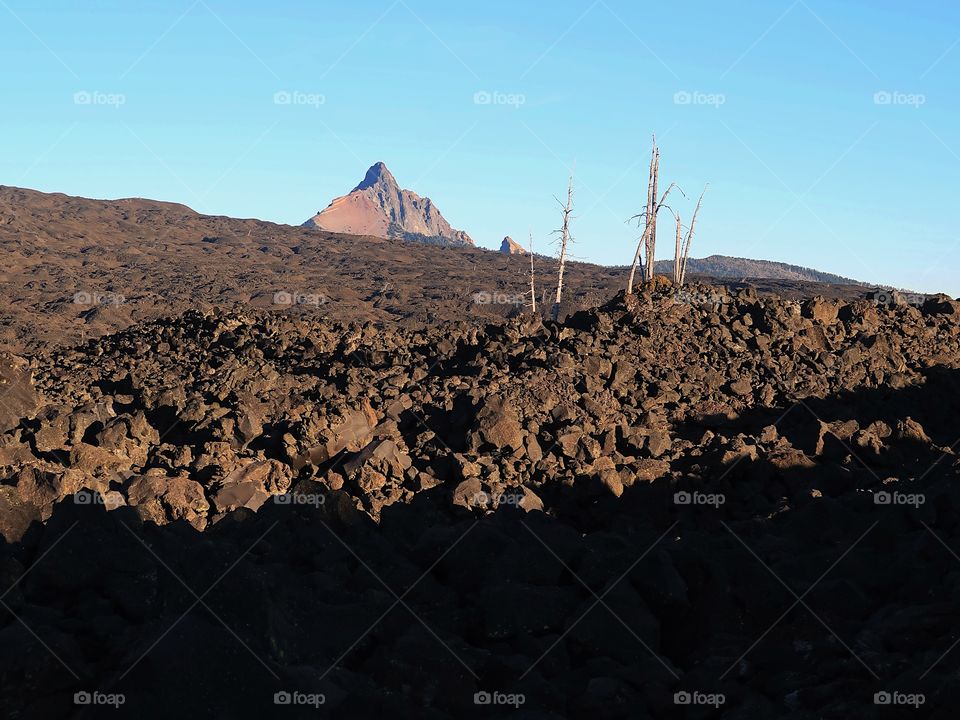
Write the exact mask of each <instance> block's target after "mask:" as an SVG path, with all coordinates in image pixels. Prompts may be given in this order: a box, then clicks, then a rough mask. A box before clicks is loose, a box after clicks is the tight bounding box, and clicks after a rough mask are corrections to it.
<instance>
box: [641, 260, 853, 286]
mask: <svg viewBox="0 0 960 720" xmlns="http://www.w3.org/2000/svg"><path fill="white" fill-rule="evenodd" d="M654 269H655V270H656V272H658V273H660V274H663V275H671V274H672V272H673V260H658V261H657V262H656V264H655V265H654ZM687 272H688V273H689V274H692V275H708V276H710V277H715V278H726V279H738V278H763V279H764V280H799V281H803V282H822V283H831V284H833V285H863V286H866V283H863V282H860V281H859V280H852V279H850V278H847V277H843V276H841V275H834V274H832V273H828V272H821V271H820V270H814V269H812V268H806V267H801V266H800V265H788V264H787V263H781V262H773V261H771V260H751V259H749V258H738V257H728V256H726V255H710V256H709V257H705V258H700V259H696V258H690V260H689V261H688V265H687Z"/></svg>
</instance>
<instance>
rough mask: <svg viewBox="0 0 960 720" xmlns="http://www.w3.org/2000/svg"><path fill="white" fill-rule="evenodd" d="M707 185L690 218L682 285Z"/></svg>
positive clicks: (684, 280) (684, 244) (682, 269)
mask: <svg viewBox="0 0 960 720" xmlns="http://www.w3.org/2000/svg"><path fill="white" fill-rule="evenodd" d="M707 187H709V185H707V186H704V188H703V192H702V193H700V199H699V200H697V207H696V209H695V210H694V211H693V218H692V219H691V220H690V229H689V230H688V231H687V239H686V240H685V241H684V243H683V264H682V265H681V266H680V285H681V286H682V285H683V283H684V282H686V280H687V260H689V259H690V246H691V245H692V244H693V231H694V229H695V228H696V226H697V215H698V214H699V213H700V205H701V203H703V196H704V195H705V194H706V192H707Z"/></svg>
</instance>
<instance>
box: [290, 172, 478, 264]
mask: <svg viewBox="0 0 960 720" xmlns="http://www.w3.org/2000/svg"><path fill="white" fill-rule="evenodd" d="M304 226H306V227H313V228H319V229H321V230H328V231H330V232H339V233H349V234H351V235H372V236H374V237H383V238H399V239H402V240H409V241H413V242H423V243H429V244H432V245H455V246H468V245H469V246H472V245H473V240H472V239H471V238H470V236H469V235H467V233H465V232H463V231H462V230H455V229H454V228H453V227H451V225H450V223H448V222H447V220H446V219H445V218H444V217H443V215H441V214H440V211H439V210H438V209H437V206H436V205H434V204H433V201H432V200H430V198H422V197H420V196H419V195H417V194H416V193H415V192H413V191H411V190H404V189H403V188H401V187H400V185H399V183H398V182H397V181H396V179H395V178H394V177H393V175H392V174H391V172H390V171H389V170H388V169H387V166H386V165H384V164H383V163H382V162H378V163H375V164H374V165H372V166H371V167H370V169H369V170H367V174H366V175H365V176H364V178H363V180H362V181H361V182H360V184H359V185H357V186H356V187H355V188H354V189H353V190H352V191H350V193H349V194H348V195H344V196H343V197H339V198H337V199H335V200H334V201H333V202H331V203H330V205H328V206H327V208H326V209H324V210H322V211H320V212H318V213H317V214H316V215H314V216H313V217H312V218H310V219H309V220H307V221H306V222H305V223H304Z"/></svg>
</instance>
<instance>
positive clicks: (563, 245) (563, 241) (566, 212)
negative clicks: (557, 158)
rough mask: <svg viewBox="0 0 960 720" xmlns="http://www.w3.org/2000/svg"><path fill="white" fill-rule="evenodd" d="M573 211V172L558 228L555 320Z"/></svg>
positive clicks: (553, 315) (558, 306)
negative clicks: (558, 259) (560, 223)
mask: <svg viewBox="0 0 960 720" xmlns="http://www.w3.org/2000/svg"><path fill="white" fill-rule="evenodd" d="M572 212H573V173H571V174H570V184H569V186H568V187H567V205H566V207H564V209H563V228H562V229H561V230H560V270H559V272H558V273H557V299H556V300H554V301H553V311H552V312H551V317H552V318H553V321H554V322H556V321H557V320H558V319H559V317H560V299H561V297H563V269H564V266H565V265H566V262H567V243H568V242H569V241H570V214H571V213H572Z"/></svg>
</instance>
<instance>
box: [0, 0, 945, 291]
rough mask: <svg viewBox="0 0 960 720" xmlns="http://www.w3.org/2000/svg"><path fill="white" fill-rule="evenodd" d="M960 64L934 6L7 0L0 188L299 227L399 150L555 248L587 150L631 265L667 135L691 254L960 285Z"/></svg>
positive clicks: (612, 254)
mask: <svg viewBox="0 0 960 720" xmlns="http://www.w3.org/2000/svg"><path fill="white" fill-rule="evenodd" d="M958 75H960V4H957V3H947V2H942V0H938V1H937V2H923V1H921V2H916V3H904V2H902V1H901V0H897V1H890V0H831V1H829V2H828V1H827V0H764V1H762V2H760V1H750V0H743V1H740V2H734V3H720V2H716V0H688V1H686V2H676V3H653V2H646V1H643V2H637V1H636V0H629V1H627V0H596V1H594V0H554V1H553V2H550V3H545V2H539V1H537V2H534V1H529V2H522V1H518V0H510V1H507V0H487V1H486V2H482V3H462V2H450V1H449V0H443V1H441V0H375V1H369V2H368V1H366V0H355V1H354V2H349V3H346V2H327V1H317V0H313V1H310V2H308V1H306V0H302V1H300V0H274V1H273V2H270V3H264V2H252V1H247V0H231V1H230V2H226V1H225V0H196V1H194V0H163V2H153V1H151V0H137V1H136V2H130V0H85V1H78V0H70V1H67V0H46V1H44V2H37V1H36V0H0V81H2V86H0V87H2V90H3V94H2V101H3V114H2V116H0V126H2V128H0V129H2V132H3V138H4V141H3V144H2V148H3V151H2V153H0V184H4V185H16V186H23V187H31V188H36V189H40V190H44V191H59V192H65V193H69V194H73V195H82V196H86V197H103V198H115V197H130V196H140V197H149V198H155V199H162V200H170V201H176V202H182V203H185V204H187V205H190V206H191V207H193V208H194V209H196V210H198V211H200V212H204V213H211V214H222V215H231V216H238V217H258V218H263V219H267V220H272V221H277V222H283V223H292V224H298V223H300V222H303V221H304V220H306V219H307V218H308V217H310V216H311V215H312V214H313V213H314V212H315V211H317V210H318V209H321V208H323V207H325V206H326V205H327V203H328V202H329V201H330V200H331V199H332V198H333V197H335V196H337V195H342V194H344V193H345V192H347V191H349V190H350V189H351V188H352V187H353V186H354V185H356V183H357V182H359V181H360V179H361V178H362V177H363V174H364V172H365V170H366V168H367V167H368V166H369V165H371V164H372V163H374V162H375V161H378V160H382V161H384V162H385V163H386V164H387V166H388V167H389V168H390V169H391V171H392V172H393V174H394V175H395V176H396V177H397V179H398V181H399V182H400V184H401V185H403V186H405V187H409V188H410V189H412V190H414V191H416V192H418V193H420V194H421V195H429V196H430V197H431V198H433V200H434V201H435V202H436V203H437V205H438V207H439V208H440V209H441V211H442V212H443V214H444V215H445V216H446V218H447V219H448V220H449V221H450V222H451V223H452V224H453V225H454V226H455V227H457V228H462V229H464V230H466V231H467V232H469V233H470V234H471V235H472V236H473V237H474V239H475V240H476V241H477V242H478V244H479V245H481V246H484V247H489V248H495V247H498V246H499V242H500V240H501V239H502V238H503V236H504V235H507V234H509V235H512V236H513V237H514V238H516V239H518V240H520V241H522V242H525V238H526V236H527V232H528V230H532V231H533V233H534V238H535V242H538V243H539V247H538V249H540V250H545V249H546V243H547V242H548V240H549V237H548V236H549V233H550V231H551V230H553V229H554V228H555V227H556V226H557V224H558V222H559V208H558V207H557V205H556V202H555V200H554V196H561V195H563V193H564V191H565V186H566V180H567V173H568V171H569V169H570V167H571V165H572V164H573V163H574V161H576V212H575V216H576V217H575V221H574V235H575V238H576V240H577V245H576V246H575V248H574V254H575V256H577V257H578V258H581V259H588V260H592V261H596V262H601V263H605V264H626V263H627V262H629V260H630V259H631V258H632V253H633V247H634V244H635V238H636V235H637V231H636V229H635V228H634V227H632V226H630V225H628V224H626V222H625V221H626V220H627V218H629V217H630V216H631V215H633V214H635V213H636V212H638V211H639V209H640V208H641V206H642V205H643V203H644V197H645V192H646V188H645V184H646V164H647V162H648V152H649V143H650V135H651V133H654V132H655V133H657V136H658V139H659V142H660V146H661V151H662V161H661V170H662V181H661V182H662V183H666V182H669V181H676V182H677V183H678V184H679V185H680V187H681V188H683V190H684V191H685V192H686V194H687V195H688V197H689V199H688V200H687V201H684V200H683V199H682V198H678V200H679V202H678V208H679V209H681V210H682V211H683V213H684V216H685V217H686V216H689V214H690V211H691V210H692V206H693V204H694V201H695V199H696V196H697V195H698V194H699V192H700V190H701V188H702V186H703V184H704V183H706V182H709V183H710V190H709V192H708V195H707V198H706V200H705V204H704V209H703V211H702V213H701V216H700V220H699V223H698V229H699V233H698V236H697V238H696V244H695V247H694V251H693V254H694V255H695V256H698V257H699V256H704V255H709V254H714V253H717V254H725V255H737V256H744V257H757V258H764V259H771V260H780V261H784V262H790V263H795V264H799V265H806V266H810V267H816V268H818V269H821V270H826V271H830V272H835V273H839V274H842V275H846V276H850V277H854V278H857V279H862V280H865V281H871V282H877V283H885V284H890V285H894V286H898V287H904V288H910V289H915V290H922V291H946V292H949V293H950V294H952V295H953V296H957V295H960V273H958V270H960V231H958V229H957V227H956V225H957V219H956V215H957V212H956V210H955V207H956V204H957V203H956V188H957V180H958V178H960V122H958V117H960V116H958V110H960V94H958V93H957V80H956V78H957V77H958ZM671 222H672V221H671V220H670V219H669V218H662V219H661V223H663V224H664V227H663V228H662V230H661V232H662V233H663V234H662V235H661V237H664V236H669V235H670V224H671ZM661 244H662V245H663V247H662V249H661V253H660V255H661V256H663V257H668V256H669V255H670V253H671V252H672V243H671V242H662V243H661ZM668 245H669V246H670V247H667V246H668Z"/></svg>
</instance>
